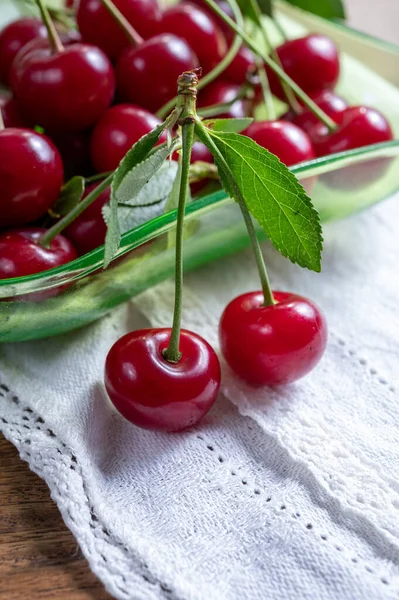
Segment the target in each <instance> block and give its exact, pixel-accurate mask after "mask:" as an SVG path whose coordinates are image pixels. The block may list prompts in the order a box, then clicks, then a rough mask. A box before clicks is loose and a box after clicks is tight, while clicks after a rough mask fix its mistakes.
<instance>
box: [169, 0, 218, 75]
mask: <svg viewBox="0 0 399 600" xmlns="http://www.w3.org/2000/svg"><path fill="white" fill-rule="evenodd" d="M159 33H173V34H174V35H176V36H178V37H181V38H182V39H184V40H186V42H187V44H188V45H189V46H190V48H192V50H193V51H194V52H195V54H196V55H197V58H198V60H199V64H200V66H201V67H202V70H203V73H208V72H209V71H211V70H212V69H213V67H215V66H216V65H217V64H218V63H219V62H220V60H221V59H222V58H223V57H224V55H225V54H226V52H227V42H226V38H225V37H224V35H223V32H222V31H221V29H219V27H218V25H216V23H215V21H214V20H213V19H212V18H211V17H210V16H209V14H208V13H207V12H205V11H203V10H201V9H200V8H199V7H197V6H195V4H192V3H190V2H182V3H181V4H178V5H176V6H172V7H171V8H169V9H167V10H166V11H165V12H164V14H163V17H162V21H161V23H160V24H159Z"/></svg>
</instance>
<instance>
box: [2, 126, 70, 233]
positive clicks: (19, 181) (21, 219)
mask: <svg viewBox="0 0 399 600" xmlns="http://www.w3.org/2000/svg"><path fill="white" fill-rule="evenodd" d="M62 180H63V168H62V161H61V157H60V155H59V152H58V150H57V148H56V147H55V146H54V144H53V143H52V142H51V141H50V140H49V139H48V138H46V137H45V136H44V135H40V134H38V133H35V132H34V131H30V130H29V129H13V128H9V129H3V130H2V131H0V227H14V226H16V225H24V224H25V223H30V222H31V221H34V220H36V219H38V218H39V217H41V216H42V215H44V214H45V213H46V211H47V210H48V209H49V208H50V207H51V206H52V205H53V204H54V202H55V201H56V199H57V198H58V195H59V193H60V190H61V186H62Z"/></svg>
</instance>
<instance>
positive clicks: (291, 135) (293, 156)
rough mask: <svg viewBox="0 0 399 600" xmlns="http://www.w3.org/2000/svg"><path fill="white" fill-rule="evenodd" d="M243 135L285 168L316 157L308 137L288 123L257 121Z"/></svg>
mask: <svg viewBox="0 0 399 600" xmlns="http://www.w3.org/2000/svg"><path fill="white" fill-rule="evenodd" d="M244 133H245V135H247V136H248V137H250V138H251V139H253V140H254V141H255V142H256V143H257V144H259V146H263V148H266V150H269V152H272V153H273V154H275V155H276V156H278V158H279V159H280V160H281V162H283V163H284V164H285V165H287V166H291V165H295V164H297V163H300V162H304V161H307V160H312V159H313V158H315V157H316V155H315V152H314V150H313V146H312V142H311V141H310V138H309V136H308V135H307V134H306V133H305V132H304V131H303V130H302V129H300V128H299V127H297V126H296V125H294V124H293V123H290V122H289V121H258V122H255V123H252V124H251V125H250V126H249V127H248V128H247V129H246V130H245V132H244Z"/></svg>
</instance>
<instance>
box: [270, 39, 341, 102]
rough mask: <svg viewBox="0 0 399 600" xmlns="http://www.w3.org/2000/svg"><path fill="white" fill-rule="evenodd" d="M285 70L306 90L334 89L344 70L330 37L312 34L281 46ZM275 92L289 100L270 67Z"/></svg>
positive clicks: (278, 52) (271, 85)
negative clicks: (341, 67) (341, 69)
mask: <svg viewBox="0 0 399 600" xmlns="http://www.w3.org/2000/svg"><path fill="white" fill-rule="evenodd" d="M277 54H278V56H279V58H280V61H281V64H282V66H283V69H284V71H285V72H286V73H287V75H289V76H290V77H291V79H293V80H294V81H295V82H296V83H297V84H298V85H299V87H300V88H302V89H303V90H304V91H305V92H307V93H309V92H320V91H321V90H323V89H325V88H327V89H331V88H333V87H334V86H335V84H336V83H337V81H338V77H339V73H340V64H339V55H338V50H337V47H336V45H335V43H334V42H333V40H331V39H330V38H329V37H327V36H325V35H321V34H316V33H312V34H310V35H307V36H305V37H302V38H298V39H296V40H288V41H287V42H285V43H284V44H282V45H281V46H279V47H278V48H277ZM267 75H268V78H269V83H270V88H271V90H272V93H273V94H274V95H275V96H277V97H278V98H280V99H281V100H285V94H284V90H283V88H282V86H281V83H280V80H279V78H278V76H277V75H276V74H275V73H274V72H273V71H272V70H271V69H270V68H269V67H267Z"/></svg>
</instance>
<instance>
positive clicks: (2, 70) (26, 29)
mask: <svg viewBox="0 0 399 600" xmlns="http://www.w3.org/2000/svg"><path fill="white" fill-rule="evenodd" d="M37 37H41V38H46V37H47V30H46V27H45V26H44V24H43V23H42V21H40V19H33V18H29V17H25V18H23V19H18V20H17V21H13V22H12V23H10V24H9V25H7V27H5V28H4V29H3V30H2V31H1V33H0V81H2V82H3V83H8V76H9V71H10V68H11V65H12V63H13V60H14V58H15V57H16V55H17V54H18V52H19V50H20V49H21V48H22V47H23V46H25V44H27V43H28V42H29V41H30V40H33V39H34V38H37Z"/></svg>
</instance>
